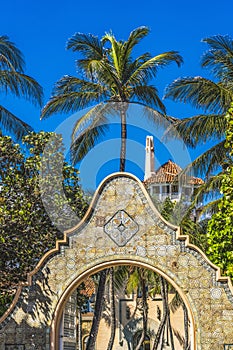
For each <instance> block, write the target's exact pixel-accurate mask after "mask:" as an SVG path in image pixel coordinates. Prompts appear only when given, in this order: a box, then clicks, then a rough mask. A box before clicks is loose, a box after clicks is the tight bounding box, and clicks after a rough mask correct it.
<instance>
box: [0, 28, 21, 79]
mask: <svg viewBox="0 0 233 350" xmlns="http://www.w3.org/2000/svg"><path fill="white" fill-rule="evenodd" d="M0 56H4V57H5V59H4V60H2V61H1V62H2V68H3V69H4V68H9V63H10V66H11V67H13V68H14V69H15V70H17V71H18V72H21V73H23V67H24V64H25V63H24V59H23V55H22V53H21V51H20V50H19V49H18V48H17V47H16V46H15V44H14V43H12V42H11V41H10V40H9V38H8V36H6V35H2V36H0Z"/></svg>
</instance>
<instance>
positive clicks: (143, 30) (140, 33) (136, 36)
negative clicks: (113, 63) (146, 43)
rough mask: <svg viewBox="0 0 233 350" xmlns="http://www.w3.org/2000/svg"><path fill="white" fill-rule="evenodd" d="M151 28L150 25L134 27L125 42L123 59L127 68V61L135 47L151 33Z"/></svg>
mask: <svg viewBox="0 0 233 350" xmlns="http://www.w3.org/2000/svg"><path fill="white" fill-rule="evenodd" d="M149 32H150V30H149V28H148V27H145V26H142V27H138V28H136V29H134V30H133V31H132V32H131V33H130V35H129V38H128V40H127V41H126V42H124V44H123V50H122V55H121V56H122V57H121V60H122V62H123V64H124V68H126V65H125V63H126V62H128V61H129V58H130V56H131V53H132V50H133V48H134V47H135V46H136V45H137V44H138V43H139V42H140V41H141V40H142V39H143V38H144V37H145V36H147V35H148V34H149Z"/></svg>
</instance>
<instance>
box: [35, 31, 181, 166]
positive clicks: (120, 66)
mask: <svg viewBox="0 0 233 350" xmlns="http://www.w3.org/2000/svg"><path fill="white" fill-rule="evenodd" d="M148 33H149V29H148V28H147V27H139V28H136V29H134V30H133V31H132V32H131V33H130V35H129V38H128V39H127V40H126V41H121V40H120V41H118V40H116V38H115V36H114V35H113V34H112V33H108V34H106V35H104V36H103V37H102V38H101V39H99V38H98V37H96V36H94V35H92V34H83V33H76V34H75V35H74V36H73V37H72V38H70V39H69V40H68V43H67V48H68V49H71V50H72V51H74V52H78V53H79V54H80V56H81V58H79V59H78V60H77V61H76V64H77V68H78V71H79V72H80V76H81V77H73V76H67V75H66V76H64V77H62V78H61V79H60V80H59V81H58V82H57V83H56V85H55V87H54V91H53V94H52V97H51V99H50V100H49V102H48V103H47V104H46V105H45V107H44V108H43V110H42V113H41V118H46V117H48V116H50V115H52V114H54V113H62V112H64V113H70V112H75V111H78V110H81V109H83V108H85V107H91V109H90V110H89V111H88V112H86V113H84V114H83V115H82V116H81V117H80V118H79V119H78V120H77V122H76V124H75V126H74V129H73V136H72V137H73V145H72V155H73V160H74V162H77V161H79V160H80V159H82V157H84V156H85V154H86V153H87V152H88V151H89V150H90V148H91V147H93V146H94V145H95V142H96V141H97V140H98V138H99V137H100V136H101V135H102V134H104V133H105V132H106V130H107V126H106V123H107V120H108V118H107V116H109V114H111V113H115V114H117V112H118V113H119V115H120V120H121V152H120V171H124V170H125V154H126V138H127V129H126V112H127V109H128V104H129V103H133V102H135V103H140V104H143V105H146V106H147V107H150V108H156V109H157V110H158V113H155V114H154V115H153V119H154V120H156V118H158V117H162V116H164V114H165V106H164V104H163V102H162V101H161V99H160V98H159V96H158V91H157V89H156V87H155V86H154V85H150V84H149V81H150V80H151V79H152V78H154V77H156V73H157V70H158V68H159V67H164V66H167V65H168V64H170V63H171V62H176V63H177V65H178V66H179V65H180V64H181V63H182V58H181V56H180V55H179V54H178V53H177V52H176V51H169V52H164V53H162V54H159V55H157V56H152V55H151V54H149V53H144V54H142V55H140V56H138V57H137V58H134V57H133V49H134V48H135V46H136V45H137V44H138V43H139V42H140V41H141V40H142V39H143V38H144V37H145V36H147V35H148ZM159 112H161V113H159Z"/></svg>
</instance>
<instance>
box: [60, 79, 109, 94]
mask: <svg viewBox="0 0 233 350" xmlns="http://www.w3.org/2000/svg"><path fill="white" fill-rule="evenodd" d="M80 91H84V92H85V91H86V92H87V91H90V92H91V91H93V92H99V94H100V95H102V94H103V95H104V94H105V93H106V96H107V92H106V88H105V87H104V86H102V85H101V84H97V83H94V82H92V81H89V80H84V79H79V78H77V77H73V76H70V75H65V76H64V77H62V78H61V79H60V80H58V82H57V83H56V85H55V87H54V90H53V96H56V95H60V94H66V93H69V92H80Z"/></svg>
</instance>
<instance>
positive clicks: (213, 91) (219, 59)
mask: <svg viewBox="0 0 233 350" xmlns="http://www.w3.org/2000/svg"><path fill="white" fill-rule="evenodd" d="M203 42H205V43H207V45H208V46H209V49H208V51H207V52H205V53H204V54H203V57H202V67H203V68H208V69H209V70H210V73H212V74H213V77H214V80H210V79H207V78H204V77H199V76H198V77H185V78H179V79H177V80H175V81H174V82H172V83H171V84H170V85H169V86H168V87H167V89H166V91H165V97H167V98H171V99H173V100H174V101H179V102H184V103H187V102H189V103H191V104H192V105H193V106H194V107H196V108H201V109H202V110H203V111H204V113H206V114H198V115H195V116H193V117H190V118H184V119H182V120H177V121H176V122H175V124H173V128H174V127H175V128H176V130H177V131H178V133H179V134H180V135H181V136H182V137H183V140H184V141H185V142H186V144H187V145H188V146H190V147H195V146H196V145H197V144H200V143H205V142H206V140H208V141H215V142H216V141H217V143H216V144H215V145H214V146H212V147H211V148H210V149H208V150H207V151H206V152H204V153H203V154H201V155H200V156H199V157H198V158H197V159H196V160H194V162H193V163H192V164H191V165H190V167H192V168H193V169H194V170H196V171H197V172H199V174H205V175H206V178H207V181H206V183H205V184H204V185H203V186H200V188H199V190H198V193H197V195H196V200H197V198H199V199H200V201H202V197H203V195H204V194H206V193H207V194H208V193H209V192H210V193H216V191H217V193H219V192H218V190H219V188H220V183H221V181H220V180H221V170H220V166H221V167H222V171H224V164H225V163H228V162H229V161H230V160H229V156H228V150H227V149H226V148H224V143H225V131H226V125H227V124H226V119H225V117H224V116H225V114H226V112H227V110H228V108H229V106H230V103H231V101H232V100H233V39H232V38H231V37H229V36H222V35H217V36H213V37H210V38H206V39H204V40H203ZM216 171H218V172H219V175H218V176H212V173H214V172H216ZM214 204H215V207H216V202H215V203H214Z"/></svg>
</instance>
